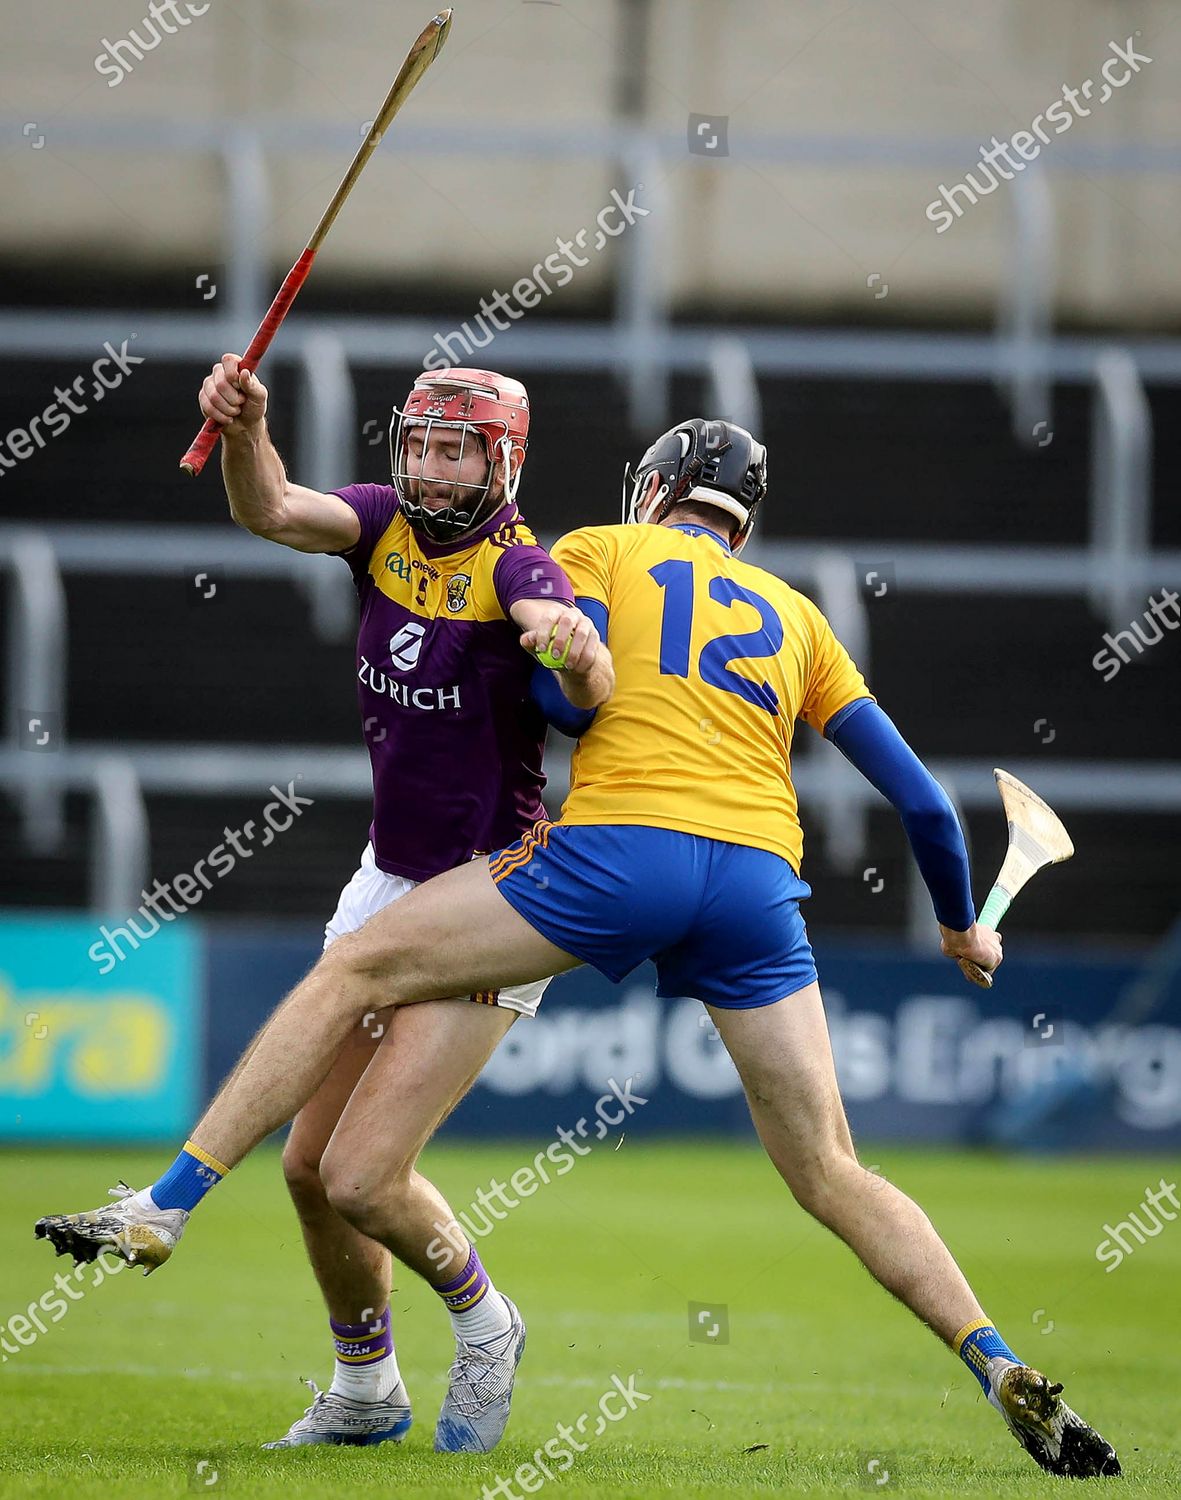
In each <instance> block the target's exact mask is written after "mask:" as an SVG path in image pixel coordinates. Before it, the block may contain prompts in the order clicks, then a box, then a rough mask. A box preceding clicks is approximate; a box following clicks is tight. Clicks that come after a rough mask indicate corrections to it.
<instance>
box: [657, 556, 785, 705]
mask: <svg viewBox="0 0 1181 1500" xmlns="http://www.w3.org/2000/svg"><path fill="white" fill-rule="evenodd" d="M648 572H649V576H650V577H652V578H654V579H655V580H656V583H657V584H658V585H659V586H660V588H662V589H663V590H664V609H663V611H662V614H661V618H660V671H661V674H662V675H663V676H666V677H688V675H689V669H690V661H689V655H690V639H691V637H692V633H693V606H694V602H695V592H694V590H695V580H694V577H693V564H692V563H691V562H685V561H684V560H682V559H679V558H673V559H669V560H668V561H667V562H662V563H658V564H657V566H656V567H654V568H649V569H648ZM709 597H710V598H711V599H712V600H713V601H714V603H715V604H724V605H725V606H726V607H727V608H730V607H731V606H733V605H734V604H738V603H742V604H749V605H751V607H752V608H754V609H757V610H758V612H759V618H760V621H761V624H760V625H759V627H758V629H757V630H747V631H744V632H743V633H742V634H741V635H719V636H715V637H714V638H713V640H711V641H707V642H706V644H705V645H704V646H703V647H702V648H701V655H700V657H699V658H698V661H697V671H698V674H699V675H700V677H701V679H702V681H703V682H708V683H709V684H710V685H711V687H716V688H721V689H722V691H723V692H726V693H737V694H738V696H739V697H740V698H745V699H746V701H747V702H748V703H753V704H754V705H755V707H756V708H763V709H766V711H767V712H768V713H770V714H778V712H779V695H778V694H777V693H776V691H775V689H774V688H773V687H772V686H771V684H770V683H769V682H761V683H756V682H751V681H750V680H749V679H748V678H746V677H740V676H739V675H738V673H737V672H732V671H730V663H731V662H732V661H757V660H758V659H759V658H760V657H766V656H775V655H776V654H777V652H778V651H779V649H780V647H781V646H782V645H783V621H782V620H781V619H780V618H779V616H778V615H777V614H776V613H775V610H774V609H773V608H772V606H771V605H770V604H769V603H768V602H767V600H766V599H764V598H763V597H762V595H760V594H756V593H753V592H752V591H751V590H750V589H744V588H743V587H742V585H741V584H739V583H735V582H734V580H733V579H732V578H723V577H718V576H715V577H713V578H711V579H710V582H709Z"/></svg>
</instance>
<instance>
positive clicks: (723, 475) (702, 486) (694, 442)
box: [623, 417, 767, 552]
mask: <svg viewBox="0 0 1181 1500" xmlns="http://www.w3.org/2000/svg"><path fill="white" fill-rule="evenodd" d="M653 474H659V475H660V484H659V485H658V487H657V489H656V492H655V494H654V496H653V498H652V499H651V500H650V501H647V502H646V503H645V497H646V493H647V490H648V484H649V480H650V479H651V477H652V475H653ZM766 493H767V450H766V448H764V447H763V445H762V443H757V442H756V441H755V440H754V438H753V437H752V436H751V435H750V433H749V432H747V430H746V428H745V427H738V426H737V425H736V424H735V423H733V422H707V421H706V420H705V419H704V418H703V417H690V418H689V420H688V421H687V422H681V423H679V424H678V425H677V426H676V427H670V428H669V430H668V431H667V432H666V433H664V434H662V435H661V436H660V437H658V438H657V439H656V441H655V442H654V443H653V444H652V446H651V447H650V448H649V449H648V451H647V453H645V454H644V456H643V458H642V459H640V461H639V463H638V464H637V465H636V467H635V469H634V471H633V470H632V469H631V467H630V465H629V467H628V468H627V469H625V471H624V478H623V519H624V521H625V522H635V521H638V522H652V523H656V524H659V523H660V522H661V521H662V520H663V519H664V518H665V516H667V515H668V513H669V511H670V510H672V508H673V506H674V505H681V504H684V503H685V502H687V501H690V500H696V501H698V502H699V503H700V504H702V505H713V506H716V507H717V508H718V510H724V511H725V512H726V513H727V515H731V516H733V517H734V519H735V520H736V521H737V522H738V526H739V529H738V534H737V535H736V536H735V538H734V542H733V551H734V552H740V551H741V550H742V547H743V545H744V544H745V542H746V539H747V537H748V536H749V535H750V531H751V527H752V526H753V525H754V519H755V512H756V510H758V507H759V502H760V501H761V500H762V498H763V496H764V495H765V494H766ZM642 504H643V505H644V513H643V514H642V515H641V514H640V506H641V505H642Z"/></svg>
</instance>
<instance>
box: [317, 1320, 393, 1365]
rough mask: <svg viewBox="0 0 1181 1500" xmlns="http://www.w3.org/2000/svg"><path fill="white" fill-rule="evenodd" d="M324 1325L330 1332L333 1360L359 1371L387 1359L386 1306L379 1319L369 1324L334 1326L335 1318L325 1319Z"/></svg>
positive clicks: (389, 1343)
mask: <svg viewBox="0 0 1181 1500" xmlns="http://www.w3.org/2000/svg"><path fill="white" fill-rule="evenodd" d="M328 1325H329V1327H330V1328H331V1329H332V1342H333V1344H334V1345H335V1347H336V1357H337V1359H338V1360H340V1362H341V1364H342V1365H348V1366H349V1367H350V1368H351V1369H354V1370H363V1369H365V1368H366V1367H367V1366H369V1365H375V1364H378V1363H379V1362H380V1361H381V1360H383V1359H388V1358H389V1357H390V1355H391V1354H392V1353H393V1352H394V1335H393V1333H392V1331H391V1329H390V1310H389V1308H388V1307H387V1308H386V1309H385V1311H384V1312H383V1313H382V1315H381V1317H380V1318H375V1319H373V1320H372V1321H371V1322H369V1323H338V1322H337V1321H336V1319H335V1318H329V1319H328Z"/></svg>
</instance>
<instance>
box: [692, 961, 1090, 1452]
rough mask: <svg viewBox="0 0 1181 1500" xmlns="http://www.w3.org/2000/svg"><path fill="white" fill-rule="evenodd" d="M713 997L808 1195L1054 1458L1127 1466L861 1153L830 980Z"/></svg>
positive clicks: (795, 1187)
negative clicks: (768, 995) (730, 1001)
mask: <svg viewBox="0 0 1181 1500" xmlns="http://www.w3.org/2000/svg"><path fill="white" fill-rule="evenodd" d="M708 1009H709V1013H710V1015H711V1017H712V1018H713V1021H714V1024H715V1025H716V1026H717V1028H718V1032H719V1034H720V1035H721V1037H722V1040H723V1042H724V1043H725V1044H726V1047H727V1049H728V1051H729V1053H730V1056H731V1057H732V1058H733V1059H734V1064H735V1066H736V1067H737V1069H738V1072H739V1075H740V1077H741V1078H742V1083H743V1088H744V1089H745V1091H746V1097H747V1102H748V1103H749V1105H750V1112H751V1117H752V1119H753V1120H754V1125H755V1129H756V1130H757V1131H758V1134H759V1139H760V1140H761V1141H762V1143H763V1146H764V1147H765V1149H766V1151H767V1155H768V1156H769V1157H770V1158H771V1160H772V1162H773V1163H774V1164H775V1167H776V1168H777V1169H778V1171H779V1174H780V1176H781V1177H782V1178H783V1180H784V1181H785V1182H786V1183H787V1185H788V1187H789V1188H790V1189H791V1191H792V1194H793V1196H794V1197H795V1199H796V1201H797V1202H798V1203H799V1204H800V1206H801V1207H803V1208H805V1209H807V1210H808V1212H809V1213H810V1214H812V1215H813V1216H814V1217H815V1218H817V1219H819V1220H820V1222H821V1223H822V1224H825V1225H827V1227H828V1228H829V1229H831V1230H832V1231H833V1233H834V1234H837V1235H839V1236H840V1238H841V1239H842V1240H844V1241H845V1243H846V1244H847V1245H848V1246H849V1248H850V1249H851V1250H852V1251H853V1252H854V1254H856V1255H857V1257H858V1258H859V1259H860V1261H861V1262H862V1264H863V1265H864V1266H865V1267H866V1269H867V1270H868V1271H869V1272H870V1273H871V1274H872V1275H873V1276H874V1277H875V1278H876V1279H877V1280H878V1281H879V1282H880V1283H881V1284H882V1286H884V1287H885V1288H886V1290H887V1291H889V1292H891V1293H892V1294H893V1295H894V1296H895V1297H897V1298H898V1299H899V1301H901V1302H903V1303H905V1305H906V1306H907V1307H909V1308H910V1310H911V1311H912V1312H913V1313H914V1314H915V1316H916V1317H918V1318H919V1319H921V1321H922V1322H924V1323H926V1324H927V1326H928V1327H929V1328H931V1329H932V1330H933V1331H934V1332H935V1333H936V1334H937V1335H938V1336H939V1337H940V1338H941V1339H942V1340H943V1342H944V1343H945V1344H947V1345H948V1346H949V1347H950V1348H952V1349H953V1350H954V1351H955V1352H956V1353H961V1351H963V1350H965V1349H966V1353H965V1354H964V1357H965V1362H966V1363H968V1364H969V1366H970V1367H972V1368H974V1372H975V1373H976V1375H977V1378H978V1379H980V1381H981V1385H982V1386H983V1387H984V1389H985V1392H986V1394H987V1396H988V1399H989V1401H990V1403H991V1404H992V1405H994V1406H995V1407H996V1408H997V1409H998V1410H999V1411H1000V1412H1001V1414H1002V1416H1004V1418H1005V1420H1006V1422H1007V1423H1008V1425H1009V1427H1010V1429H1011V1431H1012V1432H1013V1434H1014V1436H1015V1437H1016V1438H1017V1440H1018V1441H1019V1442H1020V1443H1021V1444H1022V1446H1023V1447H1024V1448H1025V1449H1026V1450H1027V1451H1028V1452H1029V1453H1030V1454H1031V1455H1032V1457H1033V1458H1034V1459H1035V1460H1036V1461H1037V1462H1038V1463H1039V1464H1041V1466H1042V1467H1043V1468H1046V1469H1049V1470H1050V1471H1051V1472H1053V1473H1057V1474H1063V1475H1068V1476H1071V1477H1086V1476H1090V1475H1098V1474H1118V1473H1119V1462H1118V1460H1117V1459H1116V1456H1115V1451H1114V1449H1113V1448H1112V1447H1111V1445H1110V1444H1109V1443H1107V1442H1106V1441H1105V1440H1104V1439H1103V1438H1101V1437H1100V1436H1099V1434H1098V1433H1096V1432H1094V1431H1093V1430H1092V1429H1091V1428H1090V1427H1088V1426H1087V1424H1086V1423H1085V1422H1083V1421H1082V1419H1081V1418H1079V1417H1078V1416H1077V1415H1076V1414H1075V1413H1074V1412H1072V1411H1071V1410H1070V1408H1069V1407H1068V1406H1067V1405H1066V1404H1065V1402H1063V1401H1062V1400H1060V1398H1059V1396H1058V1392H1059V1391H1060V1390H1061V1386H1051V1385H1050V1384H1049V1382H1048V1381H1047V1380H1046V1378H1045V1376H1043V1375H1041V1374H1039V1373H1038V1372H1037V1371H1035V1370H1031V1369H1030V1368H1029V1367H1028V1366H1026V1365H1023V1364H1021V1363H1020V1362H1019V1361H1018V1360H1017V1357H1016V1356H1015V1355H1013V1354H1012V1353H1011V1351H1010V1350H1008V1347H1007V1345H1005V1344H1004V1343H1003V1341H1002V1340H1001V1339H1000V1336H999V1335H998V1334H996V1332H995V1330H994V1329H993V1328H992V1325H991V1324H990V1323H989V1321H988V1319H987V1318H986V1317H985V1315H984V1312H983V1310H982V1309H981V1307H980V1304H979V1302H978V1301H977V1300H976V1297H975V1294H974V1293H973V1291H972V1289H971V1287H970V1286H969V1285H968V1283H967V1281H966V1279H965V1278H964V1274H963V1272H962V1271H961V1270H960V1268H959V1266H957V1265H956V1263H955V1260H954V1258H953V1257H952V1254H951V1252H950V1251H949V1250H948V1248H947V1246H946V1245H945V1244H944V1243H943V1241H942V1240H941V1239H940V1238H939V1235H938V1234H937V1233H936V1231H935V1228H934V1226H933V1225H932V1223H931V1221H930V1219H928V1218H927V1215H926V1214H925V1213H924V1212H923V1210H922V1209H921V1208H920V1207H919V1206H918V1204H917V1203H914V1202H913V1201H912V1200H911V1199H910V1198H908V1197H907V1196H906V1194H905V1193H903V1192H900V1191H899V1189H898V1188H896V1187H894V1185H893V1184H892V1183H890V1182H887V1181H886V1180H885V1179H884V1178H882V1177H879V1176H877V1175H876V1174H875V1173H873V1172H869V1171H867V1170H866V1169H865V1168H864V1167H863V1166H862V1165H861V1164H860V1162H858V1160H857V1154H856V1152H855V1150H854V1149H853V1140H852V1137H851V1135H850V1133H849V1126H848V1121H847V1120H846V1117H845V1109H844V1105H843V1103H842V1101H841V1096H840V1090H839V1088H838V1086H837V1079H836V1070H835V1067H834V1065H833V1057H832V1048H831V1046H830V1044H829V1038H828V1026H827V1023H826V1021H825V1016H824V1005H823V1002H822V1000H821V997H820V986H819V985H818V984H815V983H813V984H810V985H808V986H807V987H806V988H804V989H802V990H799V991H797V992H796V993H795V994H793V995H790V996H788V997H787V998H786V999H784V1000H780V1001H778V1002H777V1003H776V1004H774V1005H768V1006H764V1007H761V1008H757V1009H752V1010H724V1009H719V1008H718V1007H716V1006H710V1007H708ZM1001 1351H1003V1353H1002V1352H1001ZM973 1352H974V1354H975V1357H972V1356H973Z"/></svg>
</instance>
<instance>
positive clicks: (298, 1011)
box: [192, 860, 578, 1168]
mask: <svg viewBox="0 0 1181 1500" xmlns="http://www.w3.org/2000/svg"><path fill="white" fill-rule="evenodd" d="M577 964H578V960H577V959H575V958H572V957H571V956H570V954H568V953H564V952H563V951H562V950H561V949H560V948H556V947H555V946H554V945H553V943H550V942H547V941H546V939H545V938H543V937H542V936H541V935H540V933H538V932H535V931H534V929H533V928H532V927H530V926H529V924H528V922H526V921H525V919H524V918H523V917H521V916H519V915H518V914H517V913H516V912H515V911H514V910H513V908H512V907H511V906H510V905H509V904H508V902H507V901H506V900H505V899H504V898H503V897H502V896H501V895H500V894H499V892H498V891H497V889H496V886H495V885H494V884H493V881H492V877H491V875H490V874H489V873H488V863H487V861H486V860H474V861H472V863H470V864H466V865H462V866H461V867H460V868H459V869H457V870H449V871H448V872H447V873H446V874H445V875H439V876H436V878H435V879H433V880H428V881H426V882H425V883H424V884H423V885H421V886H419V887H418V888H417V889H416V890H413V891H411V892H410V893H409V894H408V895H406V896H404V897H402V899H401V900H399V901H395V902H393V903H391V904H390V905H389V906H387V907H384V908H383V909H382V910H381V911H379V912H376V913H374V915H373V916H372V917H370V918H369V920H368V921H367V922H366V923H365V925H364V926H363V927H361V928H360V929H359V930H358V931H356V932H352V933H348V934H347V935H345V936H344V937H341V938H338V939H337V940H336V942H334V943H333V944H332V945H331V946H330V947H329V948H328V949H327V951H326V952H325V953H324V954H323V956H322V957H321V958H320V960H319V962H318V963H317V964H316V966H315V968H314V969H312V971H311V972H310V973H309V974H308V975H307V977H306V978H305V979H303V980H302V981H301V982H300V983H299V984H298V985H297V986H296V987H295V989H294V990H292V992H291V993H290V995H288V996H287V998H286V1000H284V1001H283V1003H282V1004H281V1005H280V1006H279V1007H278V1009H277V1010H276V1011H275V1013H274V1014H273V1015H272V1016H271V1018H270V1020H269V1021H268V1022H267V1023H266V1025H265V1026H264V1027H263V1029H262V1030H261V1031H260V1032H259V1034H258V1035H257V1036H256V1037H255V1039H254V1041H253V1042H252V1043H251V1044H250V1047H249V1048H248V1049H247V1051H246V1053H245V1054H244V1056H243V1058H242V1061H241V1062H240V1063H239V1064H238V1066H237V1068H235V1070H234V1072H233V1073H232V1074H231V1075H230V1077H229V1079H228V1080H227V1081H226V1082H225V1083H224V1084H223V1085H222V1087H221V1090H220V1091H219V1093H218V1095H217V1097H216V1098H215V1099H214V1101H213V1103H212V1104H211V1105H210V1106H209V1108H208V1110H206V1112H205V1114H204V1116H203V1117H202V1119H201V1122H200V1124H199V1125H198V1126H197V1128H196V1130H194V1132H193V1134H192V1141H193V1142H194V1143H195V1145H196V1146H197V1147H198V1148H199V1149H200V1150H202V1151H204V1152H205V1153H207V1154H209V1155H210V1156H212V1157H213V1158H214V1159H215V1160H216V1161H218V1162H219V1163H221V1164H223V1165H224V1166H225V1167H227V1168H229V1167H234V1166H236V1165H237V1164H238V1162H240V1161H241V1160H242V1158H243V1157H244V1156H246V1155H248V1154H249V1152H251V1151H252V1150H253V1149H254V1147H255V1146H257V1145H258V1143H259V1142H260V1141H262V1140H265V1138H266V1137H267V1136H268V1135H269V1134H270V1133H271V1131H273V1130H277V1129H278V1128H279V1126H280V1125H282V1124H284V1123H285V1122H286V1121H287V1120H289V1119H291V1117H292V1116H293V1115H294V1114H295V1113H296V1112H297V1111H298V1110H299V1109H301V1108H302V1107H303V1105H304V1104H306V1102H307V1101H308V1099H310V1098H311V1096H312V1094H313V1093H314V1092H315V1091H316V1089H317V1088H319V1086H320V1084H321V1083H322V1082H323V1081H324V1079H325V1077H327V1074H328V1071H329V1069H330V1067H331V1063H332V1059H333V1058H335V1056H336V1054H337V1053H338V1052H339V1050H340V1047H341V1045H342V1044H343V1042H344V1041H345V1039H346V1038H347V1036H348V1034H349V1032H350V1031H351V1030H352V1028H353V1027H354V1025H356V1023H357V1022H359V1021H360V1020H361V1019H362V1017H363V1016H365V1015H366V1014H367V1013H368V1012H370V1011H373V1012H376V1011H379V1010H381V1009H383V1008H384V1007H385V1006H387V1005H406V1004H412V1003H414V1002H416V1001H420V1000H433V999H436V998H438V997H439V996H450V995H463V994H470V993H473V992H474V991H476V990H478V989H480V988H482V987H483V986H484V985H485V984H486V983H487V982H488V980H489V978H490V977H492V976H495V978H496V980H497V981H498V982H499V984H500V985H501V987H502V988H507V987H508V986H511V985H518V984H528V983H531V982H533V981H535V980H538V979H544V978H546V977H548V976H549V975H550V974H560V973H563V972H564V971H565V970H567V969H572V968H575V967H576V966H577Z"/></svg>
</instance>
